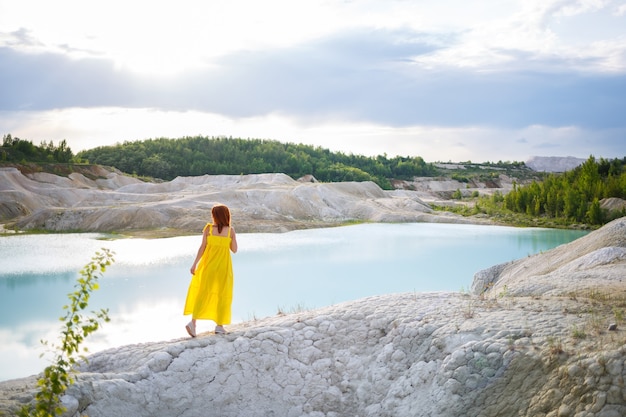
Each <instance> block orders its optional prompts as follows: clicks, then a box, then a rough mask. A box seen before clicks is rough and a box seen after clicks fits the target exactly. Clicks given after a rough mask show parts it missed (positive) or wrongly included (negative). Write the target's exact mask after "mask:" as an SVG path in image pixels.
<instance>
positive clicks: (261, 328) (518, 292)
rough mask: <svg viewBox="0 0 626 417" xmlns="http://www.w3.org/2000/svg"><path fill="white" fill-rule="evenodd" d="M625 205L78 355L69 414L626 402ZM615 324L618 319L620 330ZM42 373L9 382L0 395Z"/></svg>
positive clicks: (622, 408) (551, 413)
mask: <svg viewBox="0 0 626 417" xmlns="http://www.w3.org/2000/svg"><path fill="white" fill-rule="evenodd" d="M625 255H626V218H622V219H619V220H616V221H614V222H612V223H610V224H608V225H606V226H605V227H603V228H601V229H599V230H597V231H594V232H592V233H590V234H588V235H586V236H585V237H582V238H580V239H578V240H576V241H574V242H572V243H569V244H567V245H562V246H560V247H558V248H555V249H553V250H551V251H548V252H545V253H541V254H538V255H534V256H530V257H528V258H524V259H520V260H518V261H514V262H510V263H506V264H503V265H499V266H494V267H493V268H490V269H488V270H485V271H480V272H478V273H477V274H476V277H475V280H474V285H473V287H472V292H471V293H419V294H418V293H416V294H391V295H384V296H377V297H370V298H365V299H361V300H357V301H353V302H348V303H343V304H338V305H334V306H331V307H326V308H322V309H319V310H313V311H304V312H298V313H293V314H289V315H278V316H275V317H270V318H266V319H263V320H256V321H251V322H246V323H241V324H238V325H235V326H230V327H229V328H228V331H229V333H228V334H226V335H214V334H211V333H205V334H200V335H198V337H197V338H193V339H192V338H183V339H178V340H170V341H163V342H155V343H147V344H141V345H131V346H125V347H122V348H118V349H113V350H110V351H104V352H99V353H97V354H94V355H92V356H91V357H90V358H89V363H88V364H84V365H83V366H82V367H81V368H80V372H79V373H78V375H77V382H76V383H75V384H74V385H73V386H72V387H71V388H70V389H69V391H68V394H67V396H66V397H65V398H64V401H65V405H66V406H67V407H68V413H67V415H68V416H79V415H81V416H82V415H89V416H92V417H98V416H119V415H128V416H131V415H132V416H153V417H154V416H311V417H318V416H320V417H321V416H329V417H330V416H396V417H398V416H399V417H402V416H451V417H454V416H485V417H487V416H528V417H531V416H532V417H536V416H545V417H568V416H571V417H592V416H595V417H618V416H623V415H626V388H625V385H624V377H625V376H626V368H625V363H624V362H625V357H626V355H625V353H626V348H625V345H626V333H625V332H624V329H623V327H624V313H625V310H626V284H625V283H624V282H623V280H624V277H626V256H625ZM609 328H610V329H612V330H609ZM34 383H35V378H34V377H32V378H27V379H22V380H14V381H7V382H4V383H0V407H2V408H3V409H5V410H11V409H14V407H16V406H17V405H19V404H20V403H24V402H27V401H29V400H30V399H31V398H32V395H33V393H34V390H35V388H34Z"/></svg>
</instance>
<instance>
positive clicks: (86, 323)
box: [18, 248, 114, 417]
mask: <svg viewBox="0 0 626 417" xmlns="http://www.w3.org/2000/svg"><path fill="white" fill-rule="evenodd" d="M113 261H114V260H113V252H111V251H109V250H108V249H105V248H103V249H102V252H96V254H95V255H94V257H93V258H91V262H89V263H88V264H87V265H85V267H84V268H83V269H82V270H81V271H80V277H79V278H78V280H77V282H76V285H75V286H74V288H75V291H74V292H72V293H70V294H68V295H67V296H68V298H69V300H70V304H68V305H65V306H63V310H66V314H65V316H63V317H60V320H61V321H62V322H64V325H63V327H62V330H61V338H60V339H61V340H60V345H58V346H56V345H53V344H49V343H48V342H47V341H45V340H42V341H41V343H42V344H43V345H44V346H50V347H51V348H52V350H53V351H54V352H55V357H54V360H53V363H52V364H51V365H50V366H48V367H46V369H44V371H43V376H42V377H41V378H40V379H39V381H37V385H38V386H39V387H40V391H39V392H38V393H37V394H36V396H35V404H29V405H26V406H24V407H22V409H21V410H20V412H19V414H18V415H19V416H20V417H29V416H36V417H50V416H57V415H60V414H61V413H63V412H64V411H65V407H63V406H62V405H61V396H63V394H64V393H65V391H66V390H67V388H68V387H69V386H70V385H71V384H73V383H74V377H73V376H72V373H73V368H74V366H75V365H76V364H77V363H78V360H80V359H85V358H84V357H83V356H82V355H80V345H81V343H82V342H83V341H84V340H85V338H86V337H87V336H89V335H90V334H91V333H93V332H95V331H96V330H98V328H100V325H101V322H103V321H104V322H108V321H109V320H110V319H109V314H108V310H107V309H101V310H100V311H98V312H92V313H94V314H95V317H94V316H92V317H86V316H83V314H82V312H83V310H85V309H86V308H87V304H88V302H89V297H90V296H91V293H92V292H93V291H95V290H97V289H98V279H99V278H100V276H101V274H102V273H104V272H105V271H106V267H107V266H109V265H111V263H112V262H113ZM83 351H84V352H86V351H87V349H83Z"/></svg>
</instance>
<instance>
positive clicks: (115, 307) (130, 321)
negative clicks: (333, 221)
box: [0, 223, 585, 380]
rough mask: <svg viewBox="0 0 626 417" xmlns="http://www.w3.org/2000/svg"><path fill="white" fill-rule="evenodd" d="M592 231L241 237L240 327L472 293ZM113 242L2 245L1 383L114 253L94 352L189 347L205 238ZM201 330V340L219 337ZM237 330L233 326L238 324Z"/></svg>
mask: <svg viewBox="0 0 626 417" xmlns="http://www.w3.org/2000/svg"><path fill="white" fill-rule="evenodd" d="M584 234H585V232H580V231H568V230H552V229H535V228H512V227H500V226H476V225H452V224H430V223H411V224H361V225H353V226H344V227H336V228H327V229H314V230H303V231H293V232H289V233H281V234H265V233H249V234H243V233H241V234H239V235H238V240H239V252H238V253H237V254H234V255H233V265H234V273H235V289H234V300H233V322H242V321H248V320H253V319H259V318H263V317H267V316H272V315H275V314H277V313H278V312H279V311H283V312H290V311H295V310H299V309H313V308H317V307H323V306H327V305H331V304H335V303H339V302H343V301H348V300H355V299H358V298H362V297H367V296H371V295H378V294H389V293H397V292H430V291H468V290H469V288H470V286H471V283H472V278H473V276H474V274H475V273H476V272H477V271H479V270H481V269H485V268H488V267H490V266H493V265H495V264H499V263H502V262H507V261H511V260H514V259H519V258H523V257H526V256H529V255H532V254H535V253H538V252H541V251H546V250H549V249H551V248H554V247H556V246H559V245H561V244H563V243H567V242H570V241H572V240H574V239H577V238H579V237H581V236H583V235H584ZM106 238H107V236H106V235H101V234H50V235H17V236H5V237H0V313H1V314H0V342H1V343H0V380H6V379H12V378H19V377H24V376H28V375H32V374H36V373H38V372H40V371H41V370H43V368H44V367H45V366H46V365H47V364H48V362H47V361H46V357H44V358H39V355H40V354H41V353H43V352H44V348H43V347H42V346H41V344H40V340H41V339H45V340H48V341H50V342H55V341H56V340H57V337H58V336H57V335H58V333H59V329H60V325H61V323H60V322H59V320H58V318H59V317H60V316H62V315H63V313H64V311H63V310H62V306H63V305H65V304H66V303H67V294H68V293H69V292H71V291H72V290H73V286H74V283H75V280H76V278H77V277H78V276H79V274H78V271H79V270H80V269H81V268H82V267H83V266H84V265H85V264H87V263H88V262H89V261H90V259H91V257H92V256H93V255H94V253H95V252H96V251H97V250H99V249H100V248H102V247H106V248H109V249H111V250H112V251H114V252H115V263H114V264H113V265H112V266H110V267H109V269H108V270H107V272H106V273H105V274H104V276H103V278H102V279H101V280H100V289H99V290H98V291H96V292H94V293H93V295H92V297H91V300H90V305H89V308H88V311H92V310H96V309H100V308H108V309H109V315H110V317H111V319H112V320H111V322H110V323H106V324H105V325H104V326H103V327H102V328H101V329H100V330H98V331H97V332H96V333H95V334H93V335H92V336H91V337H90V338H88V339H87V341H86V343H85V346H87V347H88V348H89V351H90V352H91V353H93V352H96V351H100V350H103V349H108V348H112V347H116V346H121V345H126V344H131V343H143V342H155V341H163V340H171V339H178V338H185V337H187V334H186V332H185V329H184V326H185V324H186V323H187V321H188V320H189V318H188V317H185V316H182V308H183V304H184V301H185V296H186V292H187V286H188V284H189V280H190V274H189V267H190V266H191V263H192V262H193V259H194V257H195V254H196V251H197V249H198V246H199V244H200V239H201V238H200V235H198V236H185V237H174V238H166V239H151V240H150V239H117V240H107V239H106ZM213 327H214V324H213V323H211V322H206V321H205V322H198V332H199V333H201V332H205V331H211V330H213ZM227 328H228V327H227Z"/></svg>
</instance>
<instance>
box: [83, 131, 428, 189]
mask: <svg viewBox="0 0 626 417" xmlns="http://www.w3.org/2000/svg"><path fill="white" fill-rule="evenodd" d="M76 156H77V158H78V159H80V160H82V161H88V162H89V163H94V164H100V165H108V166H114V167H116V168H117V169H119V170H121V171H124V172H127V173H130V174H134V175H138V176H146V177H153V178H160V179H163V180H172V179H174V178H175V177H177V176H198V175H205V174H211V175H217V174H229V175H239V174H260V173H278V172H280V173H284V174H287V175H289V176H290V177H292V178H294V179H297V178H300V177H302V176H305V175H308V174H310V175H313V176H314V177H315V178H316V179H317V180H319V181H322V182H340V181H374V182H375V183H377V184H378V185H379V186H380V187H381V188H384V189H390V188H391V182H390V179H392V178H394V179H411V178H413V177H415V176H433V175H436V172H437V170H436V168H435V166H434V165H433V164H430V163H426V162H425V161H424V160H423V159H422V158H421V157H419V156H418V157H400V156H397V157H394V158H388V157H387V156H386V155H379V156H376V157H367V156H362V155H353V154H345V153H343V152H331V151H330V150H328V149H325V148H322V147H314V146H311V145H304V144H294V143H283V142H279V141H276V140H266V139H241V138H225V137H204V136H195V137H183V138H179V139H169V138H157V139H148V140H143V141H132V142H124V143H121V144H116V145H113V146H101V147H97V148H93V149H89V150H85V151H82V152H79V153H78V154H77V155H76Z"/></svg>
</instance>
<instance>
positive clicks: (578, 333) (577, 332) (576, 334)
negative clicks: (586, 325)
mask: <svg viewBox="0 0 626 417" xmlns="http://www.w3.org/2000/svg"><path fill="white" fill-rule="evenodd" d="M572 337H573V338H574V339H585V338H586V337H587V334H586V333H585V331H584V330H582V329H579V328H578V327H577V326H574V328H573V329H572Z"/></svg>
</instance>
